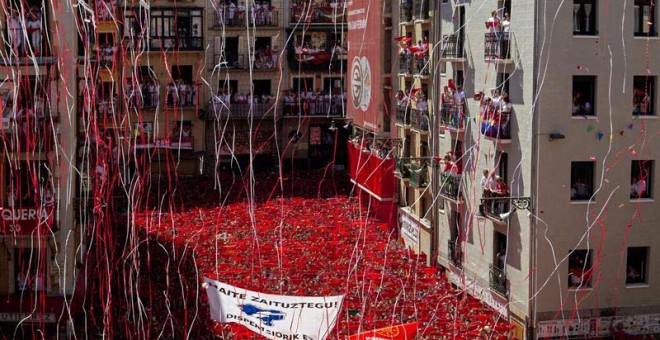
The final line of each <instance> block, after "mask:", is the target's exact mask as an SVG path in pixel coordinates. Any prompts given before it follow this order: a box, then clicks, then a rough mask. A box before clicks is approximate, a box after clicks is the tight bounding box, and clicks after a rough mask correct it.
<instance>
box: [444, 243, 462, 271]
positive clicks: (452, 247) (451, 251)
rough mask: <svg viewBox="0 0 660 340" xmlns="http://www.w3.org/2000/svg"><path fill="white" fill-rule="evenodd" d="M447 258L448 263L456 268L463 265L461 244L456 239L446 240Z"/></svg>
mask: <svg viewBox="0 0 660 340" xmlns="http://www.w3.org/2000/svg"><path fill="white" fill-rule="evenodd" d="M447 259H448V260H449V263H451V264H453V265H454V266H456V267H458V268H461V267H462V266H463V258H462V256H461V245H460V243H458V241H457V240H447Z"/></svg>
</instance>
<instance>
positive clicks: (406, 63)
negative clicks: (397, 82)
mask: <svg viewBox="0 0 660 340" xmlns="http://www.w3.org/2000/svg"><path fill="white" fill-rule="evenodd" d="M399 74H412V57H410V55H406V54H401V55H399Z"/></svg>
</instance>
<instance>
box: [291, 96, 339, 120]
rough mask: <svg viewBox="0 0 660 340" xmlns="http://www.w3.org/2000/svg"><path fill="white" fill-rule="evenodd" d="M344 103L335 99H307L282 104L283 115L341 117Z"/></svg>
mask: <svg viewBox="0 0 660 340" xmlns="http://www.w3.org/2000/svg"><path fill="white" fill-rule="evenodd" d="M344 106H345V104H344V103H343V102H341V101H337V100H327V99H324V98H323V99H321V100H318V99H317V100H308V101H299V102H292V103H291V102H290V103H283V104H282V114H283V115H284V117H300V116H321V117H328V116H336V117H343V115H344Z"/></svg>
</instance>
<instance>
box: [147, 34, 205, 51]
mask: <svg viewBox="0 0 660 340" xmlns="http://www.w3.org/2000/svg"><path fill="white" fill-rule="evenodd" d="M203 43H204V37H201V36H193V35H191V34H181V35H177V36H168V37H153V36H152V37H149V50H150V51H151V52H159V51H167V52H170V51H202V50H204V46H203Z"/></svg>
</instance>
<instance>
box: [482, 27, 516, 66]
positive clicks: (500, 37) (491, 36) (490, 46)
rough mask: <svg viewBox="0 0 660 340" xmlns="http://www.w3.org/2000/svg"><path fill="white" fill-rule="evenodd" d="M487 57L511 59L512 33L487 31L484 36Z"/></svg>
mask: <svg viewBox="0 0 660 340" xmlns="http://www.w3.org/2000/svg"><path fill="white" fill-rule="evenodd" d="M484 58H485V59H502V60H506V59H511V33H486V35H485V37H484Z"/></svg>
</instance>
